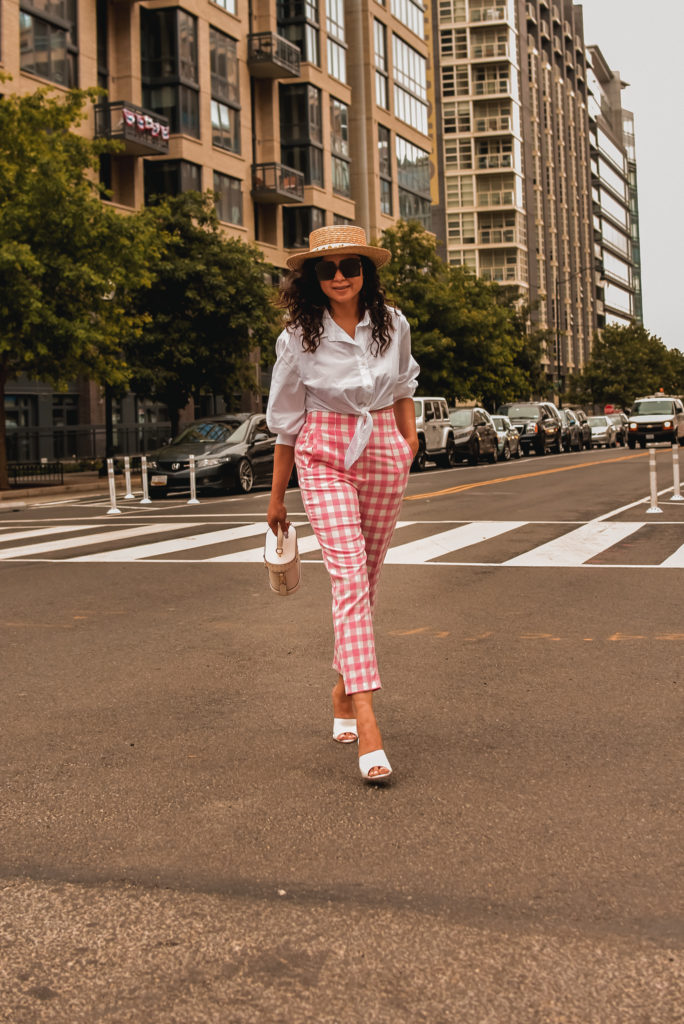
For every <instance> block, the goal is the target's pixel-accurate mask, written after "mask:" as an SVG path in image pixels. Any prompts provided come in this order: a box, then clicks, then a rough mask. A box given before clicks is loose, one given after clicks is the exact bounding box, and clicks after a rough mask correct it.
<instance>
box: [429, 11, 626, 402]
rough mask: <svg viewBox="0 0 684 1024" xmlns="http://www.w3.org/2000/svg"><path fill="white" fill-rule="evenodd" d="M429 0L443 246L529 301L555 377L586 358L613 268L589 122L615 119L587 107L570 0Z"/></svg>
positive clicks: (579, 22) (559, 381) (594, 129)
mask: <svg viewBox="0 0 684 1024" xmlns="http://www.w3.org/2000/svg"><path fill="white" fill-rule="evenodd" d="M433 10H434V11H435V12H436V15H435V17H434V22H433V28H432V37H433V45H434V54H435V63H436V65H437V66H438V67H437V68H436V71H435V79H436V81H437V83H438V92H439V95H438V98H437V102H436V103H435V106H434V113H433V118H434V129H435V132H436V133H437V134H439V135H441V138H442V140H443V143H442V144H443V150H444V152H443V157H442V159H441V161H440V164H439V168H438V170H439V175H440V179H441V181H440V185H439V187H438V189H437V193H438V202H439V203H440V204H443V211H444V218H445V221H446V224H445V231H444V232H443V234H444V240H445V242H444V255H445V256H446V258H447V259H448V261H449V262H450V263H452V264H460V265H463V266H465V267H467V268H469V269H470V270H472V271H473V272H474V273H476V274H478V275H479V276H480V277H483V278H485V279H489V280H493V281H497V282H499V283H500V284H501V285H503V286H507V287H510V288H511V289H513V290H514V291H515V292H516V293H517V294H518V295H519V296H521V298H522V299H524V301H525V302H526V303H528V304H529V307H530V318H531V322H532V324H533V325H534V326H535V327H539V328H542V329H545V330H547V331H549V332H550V335H551V337H552V338H553V342H550V343H549V345H548V346H547V350H546V368H547V371H548V373H549V376H550V378H551V379H552V380H553V382H554V383H555V384H556V386H557V387H558V388H559V389H562V387H563V385H564V382H565V380H566V378H567V376H568V374H570V373H573V372H575V371H577V370H580V369H581V368H582V367H583V366H584V364H585V362H586V361H587V359H588V357H589V353H590V351H591V344H592V340H593V337H594V333H595V331H596V329H597V327H599V326H601V325H602V323H603V322H604V316H605V314H604V308H603V299H604V292H605V295H606V297H610V299H611V300H612V299H613V298H614V293H613V291H612V284H613V281H612V278H611V280H610V282H609V281H608V279H606V281H605V282H604V281H603V278H602V276H601V275H602V267H603V266H604V264H605V262H606V261H605V255H608V249H606V250H605V255H604V247H603V246H602V244H601V243H600V240H599V238H598V235H599V233H600V229H599V227H598V226H597V225H598V220H600V219H601V217H600V215H598V214H596V213H595V205H596V203H597V201H598V200H600V197H601V195H602V194H603V193H601V192H600V189H599V196H598V199H597V186H596V184H595V182H594V181H593V175H594V174H595V163H596V159H595V158H596V154H595V151H594V148H593V147H594V144H595V141H596V139H597V137H598V136H597V133H598V131H599V130H600V131H601V132H604V133H605V134H606V135H610V136H611V137H615V132H614V130H613V129H604V127H601V128H600V129H599V122H598V121H597V120H596V117H595V116H594V114H593V113H592V114H591V116H590V110H589V106H590V102H591V101H592V95H593V94H592V87H591V86H590V83H589V70H590V68H589V63H588V54H587V48H586V47H585V44H584V30H583V19H582V8H581V6H580V5H579V4H575V3H573V2H572V0H434V4H433ZM592 84H593V80H592ZM596 89H597V84H596V85H594V91H596ZM611 102H613V103H614V102H615V101H614V100H612V101H611ZM598 103H599V105H600V103H601V101H600V99H598ZM604 106H605V103H604ZM616 110H617V107H616ZM616 116H618V115H616ZM622 116H623V112H622V110H621V108H620V110H619V117H620V118H622ZM606 119H607V115H606V113H605V112H604V114H603V115H602V119H601V124H603V122H604V121H606ZM622 131H623V129H622V126H621V127H620V135H619V138H618V139H617V141H618V143H619V145H620V146H622V147H623V158H624V155H625V154H624V144H623V142H622ZM626 167H627V164H626V163H625V169H626ZM635 176H636V170H635V167H634V179H635ZM605 195H606V196H609V188H608V189H606V192H605ZM634 202H635V203H636V199H634ZM441 208H442V207H441V206H440V209H441ZM609 223H612V222H610V221H609V220H608V219H606V230H607V231H608V224H609ZM437 233H438V234H439V231H438V232H437ZM595 239H596V241H595ZM609 244H610V243H609ZM627 255H628V258H629V260H630V261H631V259H632V255H631V252H630V253H628V254H627ZM602 261H603V262H602ZM607 262H608V264H609V265H610V266H612V263H611V259H610V256H609V258H608V261H607ZM609 284H610V287H609ZM616 286H617V285H616Z"/></svg>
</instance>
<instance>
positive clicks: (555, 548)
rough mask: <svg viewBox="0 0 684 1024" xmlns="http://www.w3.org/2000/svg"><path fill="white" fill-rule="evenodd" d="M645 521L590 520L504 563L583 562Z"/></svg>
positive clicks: (549, 563) (530, 564) (570, 563)
mask: <svg viewBox="0 0 684 1024" xmlns="http://www.w3.org/2000/svg"><path fill="white" fill-rule="evenodd" d="M642 525H643V524H642V523H587V524H586V526H580V527H579V528H578V529H577V530H572V531H571V532H570V533H566V534H565V536H563V537H557V538H556V540H551V541H548V543H546V544H541V545H540V546H539V547H537V548H532V550H531V551H526V552H525V553H524V554H522V555H517V556H516V557H515V558H509V559H508V560H507V561H506V562H504V563H503V564H504V565H528V566H538V565H554V566H562V567H563V568H571V567H572V566H577V565H582V564H583V563H584V562H586V561H587V560H588V559H590V558H593V557H594V555H598V554H600V553H601V552H602V551H605V550H606V549H607V548H610V547H612V546H613V545H614V544H617V543H618V542H619V541H621V540H624V539H625V537H629V536H630V534H632V533H636V531H637V530H640V529H641V527H642Z"/></svg>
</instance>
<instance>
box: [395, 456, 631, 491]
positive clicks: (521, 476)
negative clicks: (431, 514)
mask: <svg viewBox="0 0 684 1024" xmlns="http://www.w3.org/2000/svg"><path fill="white" fill-rule="evenodd" d="M647 455H648V452H639V454H638V455H618V456H616V457H615V458H612V459H598V460H597V461H596V462H580V463H579V464H578V465H576V466H557V467H556V468H554V469H538V470H535V472H534V473H516V474H514V475H513V476H497V477H494V478H493V479H492V480H478V481H476V482H475V483H472V484H458V485H457V486H456V487H447V488H445V489H444V490H443V491H430V492H429V493H427V494H409V495H407V496H406V497H405V498H404V501H420V500H421V499H422V498H441V496H442V495H443V494H457V493H458V492H459V491H470V490H472V488H473V487H490V486H491V485H492V484H508V483H511V481H513V480H528V479H529V478H530V477H532V476H548V475H549V474H551V473H569V472H570V471H571V470H573V469H591V468H592V467H593V466H604V465H605V464H606V463H608V462H625V461H626V460H627V459H644V458H646V456H647Z"/></svg>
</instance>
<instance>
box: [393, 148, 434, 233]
mask: <svg viewBox="0 0 684 1024" xmlns="http://www.w3.org/2000/svg"><path fill="white" fill-rule="evenodd" d="M396 152H397V183H398V185H399V216H400V217H401V218H402V219H403V220H417V221H418V222H419V223H420V224H422V225H423V227H425V228H429V227H430V216H431V214H430V155H429V153H426V152H425V150H423V149H419V148H418V146H414V145H413V143H411V142H408V141H407V140H406V139H402V137H401V136H400V135H397V137H396Z"/></svg>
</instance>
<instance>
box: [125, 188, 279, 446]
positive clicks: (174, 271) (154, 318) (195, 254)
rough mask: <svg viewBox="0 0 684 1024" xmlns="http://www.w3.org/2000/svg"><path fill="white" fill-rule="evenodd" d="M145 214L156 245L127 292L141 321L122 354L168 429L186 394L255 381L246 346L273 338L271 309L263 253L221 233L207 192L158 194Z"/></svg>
mask: <svg viewBox="0 0 684 1024" xmlns="http://www.w3.org/2000/svg"><path fill="white" fill-rule="evenodd" d="M145 217H146V218H147V221H148V224H149V225H150V226H151V228H152V230H153V232H154V234H155V235H156V236H157V238H158V239H159V240H160V241H161V242H162V252H161V254H159V253H158V254H157V256H156V257H155V258H154V259H153V261H152V266H151V275H152V281H151V286H150V287H143V288H140V289H139V290H138V292H137V293H136V295H135V296H134V302H135V307H136V308H137V310H138V312H139V314H140V316H141V318H142V319H143V320H144V323H143V327H142V330H141V332H140V335H139V336H138V338H137V339H136V340H135V342H134V344H132V345H130V346H129V348H128V356H129V360H130V362H131V364H132V367H133V386H134V388H135V390H136V392H137V393H138V394H140V395H144V396H146V397H149V398H152V399H155V400H158V401H161V402H164V403H165V404H166V405H167V406H168V408H169V412H170V415H171V419H172V423H173V426H174V429H175V428H176V427H177V422H178V412H179V410H181V409H182V408H183V407H184V406H185V405H186V404H187V402H188V400H189V399H190V398H191V397H192V396H193V395H199V394H200V393H202V392H205V391H206V392H214V393H216V394H224V395H226V397H227V398H228V400H230V397H231V396H232V395H233V394H235V392H236V391H240V390H245V389H252V390H254V389H255V377H254V368H253V365H252V363H251V362H250V352H251V351H252V350H253V349H254V348H255V347H257V346H260V345H263V344H265V343H268V344H269V346H270V345H272V342H273V339H274V337H275V333H276V322H277V313H276V310H275V307H274V305H273V303H272V301H271V300H272V288H271V285H270V283H269V281H268V279H269V272H270V268H269V266H268V265H267V264H266V263H265V262H264V259H263V255H262V253H261V252H260V250H259V249H258V248H257V247H256V246H255V245H251V244H247V243H245V242H242V241H240V240H238V239H233V238H226V237H225V236H224V235H223V234H222V233H221V230H220V226H219V221H218V218H217V216H216V211H215V207H214V198H213V195H212V194H211V193H206V194H204V195H200V194H199V193H197V192H186V193H183V194H182V195H179V196H174V197H170V198H169V197H166V198H164V199H160V200H159V202H158V203H156V204H155V205H153V206H150V207H148V209H147V210H146V211H145Z"/></svg>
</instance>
